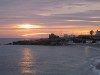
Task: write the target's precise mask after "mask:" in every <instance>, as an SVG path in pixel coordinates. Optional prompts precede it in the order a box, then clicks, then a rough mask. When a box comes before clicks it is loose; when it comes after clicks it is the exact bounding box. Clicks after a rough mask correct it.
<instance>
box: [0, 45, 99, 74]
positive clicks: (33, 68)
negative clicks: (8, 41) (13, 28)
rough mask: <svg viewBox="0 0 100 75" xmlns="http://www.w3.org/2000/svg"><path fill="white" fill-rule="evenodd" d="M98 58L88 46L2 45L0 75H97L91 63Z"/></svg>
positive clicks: (95, 50) (96, 49)
mask: <svg viewBox="0 0 100 75" xmlns="http://www.w3.org/2000/svg"><path fill="white" fill-rule="evenodd" d="M99 56H100V50H99V49H98V48H91V47H89V46H86V47H82V46H33V45H31V46H23V45H17V46H11V45H10V46H6V45H2V46H0V75H98V74H99V73H98V72H96V70H94V69H93V66H92V67H91V65H92V63H93V62H94V60H91V59H95V57H99ZM98 59H99V58H98ZM91 61H93V62H91Z"/></svg>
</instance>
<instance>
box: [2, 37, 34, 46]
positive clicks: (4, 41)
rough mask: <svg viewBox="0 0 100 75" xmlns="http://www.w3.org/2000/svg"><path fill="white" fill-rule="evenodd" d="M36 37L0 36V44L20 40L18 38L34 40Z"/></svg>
mask: <svg viewBox="0 0 100 75" xmlns="http://www.w3.org/2000/svg"><path fill="white" fill-rule="evenodd" d="M35 39H36V38H0V44H1V45H3V44H7V43H11V42H14V41H20V40H35Z"/></svg>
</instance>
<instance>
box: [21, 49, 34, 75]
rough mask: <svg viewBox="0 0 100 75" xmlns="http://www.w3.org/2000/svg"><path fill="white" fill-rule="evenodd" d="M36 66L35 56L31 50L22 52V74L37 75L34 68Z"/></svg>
mask: <svg viewBox="0 0 100 75" xmlns="http://www.w3.org/2000/svg"><path fill="white" fill-rule="evenodd" d="M34 64H35V59H34V56H33V55H32V52H31V50H30V49H29V48H25V49H23V50H22V58H21V62H20V66H21V73H22V74H25V75H26V74H27V75H36V71H35V69H34V67H33V65H34Z"/></svg>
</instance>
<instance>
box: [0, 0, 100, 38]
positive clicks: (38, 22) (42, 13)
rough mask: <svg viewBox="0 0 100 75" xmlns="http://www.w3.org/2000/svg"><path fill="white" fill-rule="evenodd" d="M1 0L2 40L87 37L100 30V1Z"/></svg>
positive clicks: (0, 36) (0, 30) (0, 31)
mask: <svg viewBox="0 0 100 75" xmlns="http://www.w3.org/2000/svg"><path fill="white" fill-rule="evenodd" d="M73 1H74V0H13V1H12V0H9V1H7V0H0V3H1V4H0V9H1V10H0V38H42V37H43V38H45V37H48V35H49V34H50V33H54V34H57V35H59V36H62V35H64V34H68V35H72V34H73V35H80V34H84V35H88V34H89V31H90V30H94V31H96V30H100V1H99V0H76V1H74V3H73Z"/></svg>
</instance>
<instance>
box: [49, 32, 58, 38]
mask: <svg viewBox="0 0 100 75" xmlns="http://www.w3.org/2000/svg"><path fill="white" fill-rule="evenodd" d="M49 39H59V36H57V35H55V34H53V33H51V34H49Z"/></svg>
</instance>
